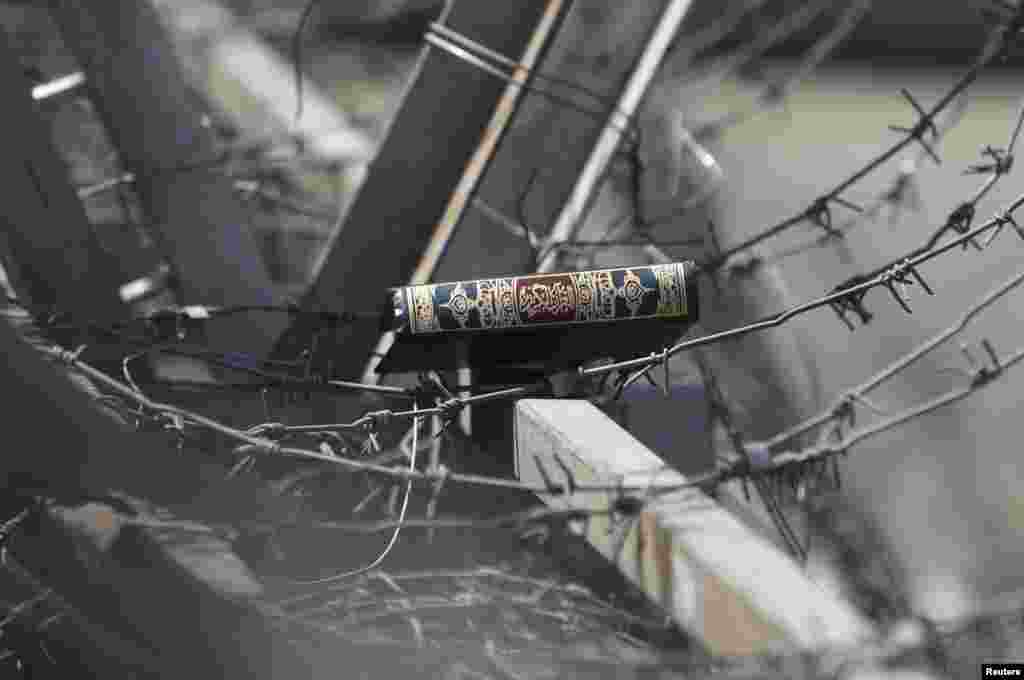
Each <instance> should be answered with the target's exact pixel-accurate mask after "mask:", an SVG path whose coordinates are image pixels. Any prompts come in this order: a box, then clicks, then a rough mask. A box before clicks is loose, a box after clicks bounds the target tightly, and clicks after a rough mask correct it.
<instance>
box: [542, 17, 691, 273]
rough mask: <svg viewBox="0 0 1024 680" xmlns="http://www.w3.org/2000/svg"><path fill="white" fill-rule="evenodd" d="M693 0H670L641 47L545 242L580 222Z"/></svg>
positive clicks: (552, 258) (551, 264)
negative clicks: (637, 57) (617, 98)
mask: <svg viewBox="0 0 1024 680" xmlns="http://www.w3.org/2000/svg"><path fill="white" fill-rule="evenodd" d="M692 4H693V0H669V2H668V3H667V5H666V6H665V10H664V12H663V13H662V15H661V18H660V19H659V21H658V24H657V26H656V27H655V29H654V32H653V33H652V34H651V37H650V39H649V40H648V41H647V44H646V46H645V47H644V51H643V54H642V55H641V56H640V59H639V61H638V62H637V65H636V68H635V69H634V70H633V73H632V75H631V76H630V78H629V81H628V82H627V83H626V87H625V88H624V89H623V91H622V95H621V96H620V97H619V100H618V102H617V103H616V107H615V110H614V111H613V112H612V113H611V115H610V116H609V117H608V120H607V122H606V123H605V126H604V129H603V130H602V131H601V136H600V137H599V138H598V140H597V144H596V145H595V146H594V149H593V151H591V154H590V157H589V158H588V159H587V164H586V165H585V166H584V168H583V172H581V173H580V175H579V178H578V179H577V180H576V184H575V186H574V187H573V190H572V194H571V195H570V196H569V200H568V201H567V202H566V203H565V206H564V207H563V208H562V211H561V213H559V215H558V218H557V220H556V221H555V224H554V226H553V227H552V228H551V232H550V233H549V234H548V237H547V242H546V245H548V246H550V245H551V244H554V243H560V242H562V241H568V240H571V239H572V238H573V235H574V234H575V233H576V232H577V231H578V230H579V229H580V227H581V226H582V225H583V220H584V219H586V216H587V213H588V212H589V210H590V207H591V206H592V205H593V201H594V198H595V196H596V190H597V188H598V187H599V186H600V184H601V182H602V180H603V179H604V177H605V173H606V171H607V169H608V164H609V162H610V161H611V159H612V156H614V155H615V152H616V151H617V150H618V148H619V143H620V142H621V140H622V136H623V134H624V133H625V131H626V130H627V129H629V128H628V126H629V124H630V121H631V120H632V117H633V114H634V112H635V111H636V109H637V107H638V106H639V105H640V102H641V100H642V99H643V96H644V93H645V92H646V91H647V88H648V86H649V85H650V84H651V81H652V80H653V79H654V76H655V74H656V73H657V71H658V68H659V66H660V65H661V61H662V58H664V56H665V53H666V52H667V51H668V48H669V44H670V43H671V42H672V38H673V37H674V36H675V34H676V32H677V31H678V29H679V26H680V25H681V24H682V22H683V19H685V18H686V14H687V12H689V10H690V6H691V5H692ZM558 259H559V258H558V252H557V251H555V250H551V251H549V252H548V254H547V255H546V256H545V257H544V258H543V259H542V260H541V262H540V263H539V265H538V267H537V271H539V272H550V271H553V270H554V269H556V268H557V266H558Z"/></svg>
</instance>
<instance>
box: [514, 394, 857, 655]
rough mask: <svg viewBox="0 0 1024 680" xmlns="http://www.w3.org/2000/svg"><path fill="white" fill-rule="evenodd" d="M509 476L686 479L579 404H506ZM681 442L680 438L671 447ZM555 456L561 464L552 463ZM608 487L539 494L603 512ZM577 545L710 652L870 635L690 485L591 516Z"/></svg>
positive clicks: (782, 648) (787, 648)
mask: <svg viewBox="0 0 1024 680" xmlns="http://www.w3.org/2000/svg"><path fill="white" fill-rule="evenodd" d="M515 442H516V474H517V476H518V477H519V479H520V480H522V481H523V482H528V483H532V484H543V483H544V477H543V475H542V474H541V472H540V469H539V468H538V463H537V461H541V465H543V466H544V468H545V469H546V471H547V472H548V473H549V474H552V475H554V474H562V473H560V472H559V471H560V470H562V466H561V465H562V464H564V465H565V466H566V467H567V468H568V469H569V470H571V472H572V474H573V475H574V477H575V481H576V483H578V484H602V483H605V484H617V483H618V482H620V481H621V482H622V483H624V484H626V485H630V484H635V485H647V484H659V485H663V484H675V483H682V482H685V481H686V478H685V477H683V475H681V474H679V473H678V472H675V471H674V470H672V469H671V468H669V467H668V466H667V465H666V464H665V463H664V462H663V461H662V460H661V459H660V458H658V457H657V456H656V455H655V454H654V453H652V452H651V451H650V450H648V449H647V448H646V447H644V446H643V445H642V444H641V443H640V442H639V441H637V440H636V439H635V438H634V437H633V436H632V435H631V434H629V433H628V432H626V431H625V430H624V429H622V428H621V427H619V425H617V424H616V423H615V422H614V421H612V420H611V419H610V418H608V417H607V416H605V415H604V414H603V413H602V412H601V411H600V410H599V409H598V408H597V407H596V406H594V405H593V404H591V403H590V402H588V401H584V400H571V399H524V400H522V401H519V402H518V403H517V405H516V415H515ZM681 445H682V443H681ZM559 459H560V460H561V464H560V463H559ZM614 500H615V499H614V497H613V495H612V494H596V493H586V494H584V493H577V494H574V495H570V496H564V497H550V498H548V499H546V501H547V502H548V503H549V505H550V506H551V507H552V508H557V509H568V508H581V509H590V510H595V511H601V510H606V509H608V508H609V506H610V504H611V503H612V502H613V501H614ZM584 531H585V534H586V537H587V539H588V541H589V542H590V543H591V544H592V545H593V546H594V547H595V548H596V549H597V550H598V551H599V552H600V553H601V554H602V555H604V556H605V557H606V558H607V559H609V560H611V561H612V562H614V563H615V564H616V565H617V566H618V568H619V569H620V570H621V571H622V573H623V574H624V575H625V576H626V577H627V578H629V579H630V580H631V581H633V582H634V583H636V584H637V585H638V586H639V587H640V588H641V589H643V590H644V592H646V593H647V595H648V596H649V597H650V598H651V599H652V600H653V601H654V602H655V603H657V604H659V605H661V606H662V607H664V608H665V610H666V611H667V612H668V613H669V614H670V615H671V616H672V617H673V618H674V619H675V621H677V622H678V623H679V624H680V626H682V627H683V628H684V629H686V630H687V631H689V632H691V633H692V634H694V635H695V636H696V637H697V638H699V639H700V640H701V641H702V642H703V643H704V644H705V645H706V646H707V647H708V649H709V650H710V651H711V652H712V653H714V654H716V655H726V656H737V655H754V654H761V653H770V652H792V651H814V650H823V649H842V648H856V647H859V646H861V645H863V644H865V643H868V642H870V641H871V640H872V639H873V638H875V636H876V633H875V631H874V630H873V627H872V626H871V624H870V623H869V622H868V621H867V620H866V619H865V618H864V617H862V616H861V615H860V614H859V613H858V612H857V611H855V610H854V609H853V607H852V606H851V605H849V604H848V603H846V602H843V601H840V600H837V599H836V598H835V597H833V596H832V595H830V594H829V593H827V592H826V591H825V590H824V589H823V588H821V587H820V586H818V585H817V584H815V583H813V582H811V581H810V580H809V579H808V578H807V576H806V575H805V574H804V573H803V571H802V570H801V569H800V567H799V566H798V565H797V564H796V563H795V562H794V561H793V560H792V559H791V558H790V557H788V556H787V555H785V554H784V553H782V552H781V551H780V550H778V549H777V548H776V547H775V546H773V545H772V544H771V543H770V542H769V541H767V540H766V539H765V538H762V537H761V536H760V535H758V534H757V533H755V532H754V531H751V530H750V529H749V528H748V527H747V526H745V525H744V524H742V523H741V522H739V521H738V520H737V519H736V518H734V517H733V516H732V515H731V514H730V513H728V512H727V511H725V510H724V509H722V508H721V506H719V505H718V503H716V502H715V501H713V500H712V499H710V498H709V497H708V496H707V495H705V494H704V493H702V492H701V491H699V490H697V489H687V490H682V491H678V492H674V493H671V494H667V495H664V496H662V497H661V498H660V499H659V500H658V501H657V502H656V503H651V504H649V505H648V506H647V508H646V509H645V510H644V511H643V512H642V513H641V514H640V515H639V516H637V517H635V518H633V519H631V520H625V522H624V523H623V524H622V525H621V526H618V525H616V526H613V524H612V522H611V520H610V519H609V518H608V517H607V516H600V515H598V516H595V517H593V518H592V519H591V520H590V521H589V522H588V523H586V527H585V529H584Z"/></svg>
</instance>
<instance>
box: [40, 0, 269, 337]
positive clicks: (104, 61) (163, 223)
mask: <svg viewBox="0 0 1024 680" xmlns="http://www.w3.org/2000/svg"><path fill="white" fill-rule="evenodd" d="M50 9H51V15H52V16H53V18H54V21H55V23H56V24H57V25H58V27H59V29H60V31H61V33H62V35H63V37H64V39H65V41H66V42H67V43H68V46H69V47H70V49H71V51H72V52H73V53H74V55H75V57H76V59H77V60H78V62H79V63H80V64H81V66H82V69H83V71H84V72H85V74H86V78H87V81H88V82H87V84H88V87H89V88H90V91H91V94H92V95H93V98H94V101H95V103H96V105H97V110H98V111H99V113H100V115H101V117H102V119H103V122H104V124H105V126H106V129H107V132H108V134H109V135H110V137H111V140H112V141H113V143H114V146H115V147H116V148H117V150H118V152H119V154H120V157H121V161H122V163H123V164H124V166H125V169H126V170H127V171H129V172H131V173H132V174H133V175H134V177H135V188H136V190H137V192H138V194H139V197H140V199H141V202H142V204H143V209H144V211H145V213H146V215H147V217H148V219H149V221H150V222H151V224H152V225H153V227H154V228H155V230H156V231H157V232H158V234H159V236H160V241H161V244H160V245H161V247H162V249H163V250H164V254H165V255H166V256H167V258H168V260H169V261H170V263H171V265H172V267H173V269H174V273H175V275H176V281H177V283H178V286H179V289H180V294H181V295H182V297H183V300H181V302H184V303H195V304H213V305H239V304H243V305H245V304H253V305H267V304H273V303H274V302H275V294H274V292H273V284H272V283H271V280H270V277H269V275H268V273H267V270H266V267H265V266H264V262H263V258H262V256H261V254H260V251H259V249H258V247H257V244H256V241H255V239H254V237H253V235H252V234H251V233H250V232H249V226H248V223H249V221H250V214H249V212H248V209H247V208H246V206H245V205H244V204H243V203H242V202H241V200H240V199H239V198H238V197H237V196H235V194H234V188H233V185H232V181H231V179H230V178H229V177H227V176H226V175H225V174H223V172H221V171H220V169H219V168H217V167H216V165H217V163H218V148H217V144H216V140H215V138H214V132H213V131H212V130H211V129H209V128H207V127H205V126H204V125H203V123H202V115H201V111H200V110H199V109H198V107H197V105H196V103H195V101H194V97H193V95H192V93H191V92H190V91H189V88H188V85H187V83H186V81H185V77H184V74H183V73H182V69H181V67H180V64H179V63H178V61H177V59H176V56H175V54H174V51H173V49H172V46H171V43H170V40H169V38H168V36H167V34H166V32H165V30H164V28H163V26H162V24H161V23H160V21H159V18H158V16H157V14H156V10H155V9H154V8H153V6H152V5H151V4H150V3H148V2H127V3H109V2H102V1H101V0H94V1H91V2H73V3H69V2H57V1H56V0H54V1H53V2H51V3H50ZM126 26H130V27H131V30H130V31H126V30H125V27H126ZM285 323H286V321H285V320H284V319H281V318H269V317H267V316H266V315H259V316H258V317H256V316H246V315H241V316H238V317H234V318H232V319H228V320H225V321H224V322H223V323H218V324H217V325H216V327H215V328H211V332H210V338H209V339H210V342H211V344H212V345H214V346H217V347H218V348H220V349H224V350H229V351H243V352H248V353H252V354H261V355H262V354H265V353H266V352H267V351H268V350H269V349H270V347H271V346H272V344H273V342H274V340H275V339H276V338H277V336H278V335H279V334H280V332H281V330H282V329H283V328H284V326H285Z"/></svg>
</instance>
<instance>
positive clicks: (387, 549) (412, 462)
mask: <svg viewBox="0 0 1024 680" xmlns="http://www.w3.org/2000/svg"><path fill="white" fill-rule="evenodd" d="M418 406H419V404H418V403H416V402H413V411H415V410H416V409H417V407H418ZM419 426H420V418H419V416H415V417H413V419H412V451H411V452H410V453H409V471H410V472H412V471H414V470H415V469H416V453H417V449H418V448H419V429H420V427H419ZM412 484H413V480H412V477H410V478H409V481H407V482H406V483H405V497H404V498H403V499H402V509H401V510H399V512H398V519H397V520H396V524H395V529H394V531H392V532H391V538H390V539H389V540H388V544H387V545H386V546H384V549H383V550H382V551H381V552H380V555H378V556H377V559H375V560H374V561H373V562H370V563H369V564H367V565H365V566H362V567H359V568H358V569H352V570H350V571H343V572H341V573H338V574H334V575H332V576H325V577H323V578H315V579H309V580H305V579H289V582H290V583H292V584H293V585H300V586H318V585H323V584H325V583H336V582H338V581H343V580H345V579H348V578H353V577H355V576H360V575H362V574H365V573H366V572H368V571H373V570H374V569H376V568H377V567H379V566H380V565H381V564H382V563H383V562H384V560H385V559H386V558H387V556H388V555H389V554H390V553H391V550H392V549H393V548H394V547H395V544H396V543H398V535H399V534H400V533H401V531H402V527H403V526H404V525H405V521H406V514H407V513H408V511H409V498H410V497H411V496H412Z"/></svg>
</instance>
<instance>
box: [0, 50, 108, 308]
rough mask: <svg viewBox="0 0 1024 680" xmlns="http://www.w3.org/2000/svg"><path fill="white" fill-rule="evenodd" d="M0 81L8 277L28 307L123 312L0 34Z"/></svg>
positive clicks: (1, 216)
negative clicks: (2, 98)
mask: <svg viewBox="0 0 1024 680" xmlns="http://www.w3.org/2000/svg"><path fill="white" fill-rule="evenodd" d="M0 83H2V86H3V90H4V92H5V93H6V98H5V106H4V115H5V117H6V121H7V125H6V126H5V128H4V129H5V131H6V135H5V138H4V142H5V144H4V147H5V152H4V154H3V155H2V156H0V184H2V186H3V187H4V200H3V203H2V207H0V234H2V240H3V241H4V243H3V244H2V246H3V250H4V251H6V252H4V253H3V259H4V260H5V261H4V262H3V266H4V268H5V269H6V270H7V272H6V273H7V275H8V277H9V278H10V281H11V284H12V285H13V287H14V289H15V290H16V291H17V292H18V294H19V295H20V296H22V297H23V298H24V300H25V301H26V302H30V303H31V304H33V305H35V306H38V307H41V308H50V309H54V310H59V311H61V312H67V313H74V314H75V315H79V314H80V315H81V316H82V318H87V319H89V320H91V321H104V320H106V321H113V320H115V319H117V318H119V317H120V316H121V315H122V314H124V313H125V311H126V309H125V308H124V306H123V305H122V304H121V302H120V301H119V300H118V298H117V292H116V291H117V285H118V283H119V282H118V281H117V278H116V271H117V267H116V266H115V265H116V263H113V262H111V258H110V257H109V256H106V255H105V254H104V253H103V249H102V247H101V244H100V243H99V241H98V239H97V238H96V235H95V234H94V233H93V230H92V226H91V225H90V223H89V219H88V216H87V215H86V213H85V210H84V208H83V207H82V204H81V202H80V201H79V199H78V196H77V195H76V193H75V189H74V187H73V186H72V185H71V181H70V178H69V176H68V170H67V166H66V165H65V163H64V161H63V159H62V158H61V157H60V155H59V154H58V152H57V150H56V148H55V147H54V144H53V141H52V138H51V131H50V130H49V129H48V126H47V123H46V120H45V119H44V118H43V117H42V116H41V115H40V114H39V111H38V110H37V109H36V104H35V102H34V101H33V100H32V95H31V84H30V83H29V81H28V79H27V78H26V77H25V74H24V72H23V71H22V69H21V68H20V67H19V66H18V56H17V54H16V53H15V52H14V50H12V49H11V47H10V45H9V43H8V42H7V39H6V37H4V36H0Z"/></svg>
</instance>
